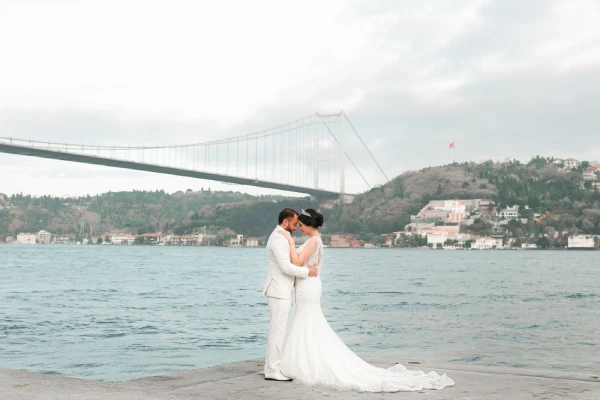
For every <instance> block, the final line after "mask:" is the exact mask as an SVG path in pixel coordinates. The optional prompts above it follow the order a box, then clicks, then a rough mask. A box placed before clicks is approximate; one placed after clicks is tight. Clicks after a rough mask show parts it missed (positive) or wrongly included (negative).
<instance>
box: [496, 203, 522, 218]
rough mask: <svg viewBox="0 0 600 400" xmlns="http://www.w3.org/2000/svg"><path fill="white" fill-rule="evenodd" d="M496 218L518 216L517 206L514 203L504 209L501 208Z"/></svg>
mask: <svg viewBox="0 0 600 400" xmlns="http://www.w3.org/2000/svg"><path fill="white" fill-rule="evenodd" d="M498 218H504V219H516V218H519V206H518V205H514V206H512V207H506V208H505V209H504V210H502V211H500V212H499V213H498Z"/></svg>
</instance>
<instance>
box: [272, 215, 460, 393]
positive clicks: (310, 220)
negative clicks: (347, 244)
mask: <svg viewBox="0 0 600 400" xmlns="http://www.w3.org/2000/svg"><path fill="white" fill-rule="evenodd" d="M323 222H324V221H323V215H321V214H320V213H318V212H317V211H315V210H313V209H308V210H302V211H301V212H300V213H298V212H297V211H295V210H293V209H291V208H285V209H284V210H283V211H281V213H280V214H279V219H278V225H277V227H276V228H275V230H273V232H272V233H271V236H270V237H269V240H268V242H267V257H268V259H269V274H268V277H267V281H266V282H265V285H264V288H263V294H264V295H266V296H267V298H268V303H269V314H270V324H269V337H268V340H267V357H266V359H265V379H269V380H275V381H289V380H292V379H295V380H296V381H298V382H300V383H303V384H308V385H319V386H325V387H329V388H333V389H338V390H354V391H361V392H398V391H416V390H421V389H442V388H444V387H446V386H453V385H454V381H453V380H452V379H450V378H448V377H447V376H446V374H444V375H442V376H440V375H438V374H437V373H435V372H433V371H432V372H430V373H428V374H425V373H423V372H422V371H411V370H407V369H406V368H405V367H404V366H402V365H400V364H396V365H395V366H393V367H392V368H389V369H384V368H377V367H374V366H372V365H370V364H368V363H367V362H365V361H363V360H362V359H361V358H360V357H358V356H357V355H356V354H354V353H353V352H352V351H351V350H350V349H349V348H348V347H347V346H346V345H345V344H344V342H343V341H342V340H341V339H340V338H339V337H338V336H337V335H336V333H335V332H334V331H333V329H331V327H330V326H329V324H328V323H327V320H326V319H325V317H324V315H323V312H322V310H321V291H322V285H321V278H320V276H319V275H320V272H321V269H322V267H321V265H322V261H323V242H322V241H321V235H320V233H319V228H320V227H321V226H322V225H323ZM297 227H298V228H299V229H300V230H301V231H302V233H303V234H304V235H307V236H309V238H308V240H306V242H305V243H304V244H303V245H302V246H300V247H299V248H298V249H296V246H295V244H294V239H293V238H292V236H291V234H292V232H294V231H295V230H296V229H297ZM294 287H295V289H296V290H295V304H296V308H295V311H294V317H293V320H292V324H291V326H290V329H289V332H288V333H287V337H286V327H287V321H288V314H289V311H290V306H291V296H292V288H294Z"/></svg>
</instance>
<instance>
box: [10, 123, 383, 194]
mask: <svg viewBox="0 0 600 400" xmlns="http://www.w3.org/2000/svg"><path fill="white" fill-rule="evenodd" d="M349 128H350V130H351V131H352V132H353V133H354V134H356V137H357V138H358V139H360V143H361V145H362V146H364V148H365V149H366V151H367V152H368V153H369V155H370V156H371V157H372V158H373V161H374V162H375V163H376V164H377V167H379V169H380V171H381V173H382V174H383V176H385V173H384V172H383V170H382V169H381V167H380V166H379V163H377V160H375V158H374V157H373V155H372V153H371V152H370V151H369V149H368V148H367V146H366V144H365V143H364V141H363V140H362V138H361V137H360V135H359V134H358V132H357V131H356V130H355V129H354V126H353V125H352V123H351V122H350V120H349V119H348V117H347V116H346V115H345V113H344V112H343V111H342V112H339V113H335V114H318V113H317V114H314V115H310V116H307V117H304V118H301V119H299V120H296V121H293V122H291V123H288V124H285V125H281V126H278V127H275V128H271V129H268V130H263V131H259V132H255V133H251V134H246V135H242V136H237V137H231V138H225V139H218V140H212V141H207V142H202V143H193V144H186V145H166V146H109V145H93V144H73V143H57V142H50V141H48V142H43V141H36V140H24V139H17V138H12V137H0V152H2V153H9V154H17V155H24V156H31V157H41V158H48V159H55V160H64V161H73V162H79V163H85V164H95V165H103V166H109V167H117V168H126V169H132V170H138V171H148V172H155V173H161V174H169V175H178V176H185V177H191V178H199V179H207V180H213V181H219V182H225V183H230V184H239V185H250V186H257V187H262V188H268V189H278V190H282V191H288V192H296V193H303V194H308V195H311V196H313V197H315V198H317V199H320V200H327V199H341V200H342V201H344V202H349V201H351V199H352V198H353V197H354V195H353V194H351V193H347V191H346V179H347V177H346V163H347V162H349V163H350V164H352V166H353V167H354V168H353V172H355V173H357V174H358V175H359V176H360V178H362V180H363V181H364V183H365V185H366V187H365V189H367V188H370V187H371V185H370V184H369V183H368V182H367V180H366V179H365V177H364V175H363V174H362V172H361V171H360V170H359V169H358V167H357V165H356V164H355V163H354V161H353V160H352V158H350V156H349V154H348V153H347V151H346V146H345V144H346V140H347V138H346V137H345V133H346V134H347V132H345V131H348V130H349ZM385 178H386V179H387V176H385Z"/></svg>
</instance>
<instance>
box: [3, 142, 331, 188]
mask: <svg viewBox="0 0 600 400" xmlns="http://www.w3.org/2000/svg"><path fill="white" fill-rule="evenodd" d="M0 153H9V154H18V155H23V156H30V157H41V158H49V159H53V160H63V161H73V162H79V163H84V164H95V165H104V166H107V167H115V168H125V169H132V170H137V171H147V172H155V173H159V174H167V175H177V176H186V177H190V178H198V179H207V180H211V181H218V182H228V183H234V184H238V185H247V186H256V187H262V188H266V189H277V190H283V191H286V192H295V193H303V194H308V195H311V196H314V197H316V198H318V199H335V198H338V197H340V193H338V192H332V191H329V190H322V189H314V188H308V187H301V186H294V185H286V184H282V183H277V182H269V181H261V180H257V179H251V178H243V177H237V176H232V175H225V174H215V173H211V172H202V171H196V170H189V169H181V168H175V167H168V166H163V165H157V164H146V163H138V162H133V161H126V160H118V159H113V158H106V157H96V156H92V155H87V154H77V153H70V152H61V151H56V150H46V149H40V148H35V147H27V146H18V145H14V144H7V143H0Z"/></svg>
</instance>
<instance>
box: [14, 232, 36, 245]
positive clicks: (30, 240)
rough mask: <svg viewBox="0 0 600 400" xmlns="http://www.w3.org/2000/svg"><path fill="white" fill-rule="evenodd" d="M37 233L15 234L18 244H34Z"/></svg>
mask: <svg viewBox="0 0 600 400" xmlns="http://www.w3.org/2000/svg"><path fill="white" fill-rule="evenodd" d="M36 242H37V235H36V234H35V233H28V232H23V233H19V234H18V235H17V243H18V244H36Z"/></svg>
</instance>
